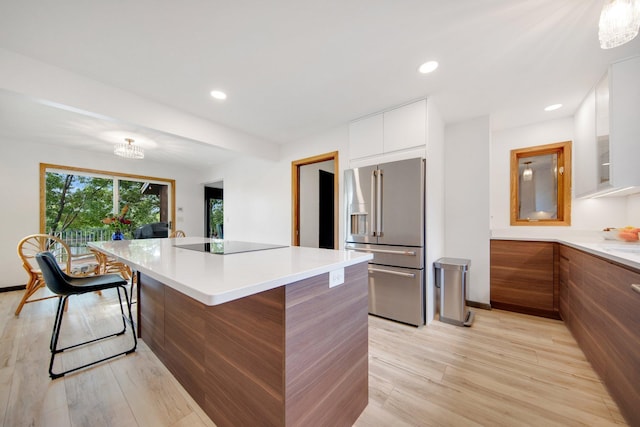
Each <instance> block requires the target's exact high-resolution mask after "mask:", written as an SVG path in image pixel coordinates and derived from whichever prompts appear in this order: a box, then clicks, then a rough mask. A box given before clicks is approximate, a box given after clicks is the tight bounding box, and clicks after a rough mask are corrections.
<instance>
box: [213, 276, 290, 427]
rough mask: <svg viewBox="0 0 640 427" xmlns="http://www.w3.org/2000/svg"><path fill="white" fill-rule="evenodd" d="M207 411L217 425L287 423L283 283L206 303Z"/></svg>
mask: <svg viewBox="0 0 640 427" xmlns="http://www.w3.org/2000/svg"><path fill="white" fill-rule="evenodd" d="M205 319H206V331H205V343H204V344H205V345H206V357H205V367H206V370H207V376H206V378H205V384H204V388H205V394H206V398H205V404H204V410H205V411H206V412H207V413H208V414H209V415H210V416H211V417H212V419H213V420H214V421H215V423H216V425H218V426H219V427H224V426H240V425H247V426H248V425H264V426H281V425H284V378H283V372H284V353H283V352H284V334H283V330H284V288H277V289H273V290H270V291H266V292H262V293H260V294H257V295H252V296H249V297H246V298H242V299H240V300H236V301H231V302H228V303H226V304H222V305H217V306H212V307H208V308H207V313H206V316H205Z"/></svg>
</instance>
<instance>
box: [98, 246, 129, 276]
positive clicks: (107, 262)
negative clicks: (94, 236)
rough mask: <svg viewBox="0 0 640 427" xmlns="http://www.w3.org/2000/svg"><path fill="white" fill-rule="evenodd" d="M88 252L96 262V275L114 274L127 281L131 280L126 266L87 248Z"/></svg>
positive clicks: (102, 253)
mask: <svg viewBox="0 0 640 427" xmlns="http://www.w3.org/2000/svg"><path fill="white" fill-rule="evenodd" d="M89 250H90V251H91V253H92V254H93V255H94V256H95V257H96V259H97V260H98V274H110V273H116V274H119V275H121V276H122V278H123V279H125V280H127V281H130V280H131V277H132V272H131V268H130V267H129V266H128V265H127V264H125V263H123V262H120V261H117V260H116V259H115V258H112V257H110V256H107V254H105V253H104V252H100V251H99V250H97V249H93V248H89Z"/></svg>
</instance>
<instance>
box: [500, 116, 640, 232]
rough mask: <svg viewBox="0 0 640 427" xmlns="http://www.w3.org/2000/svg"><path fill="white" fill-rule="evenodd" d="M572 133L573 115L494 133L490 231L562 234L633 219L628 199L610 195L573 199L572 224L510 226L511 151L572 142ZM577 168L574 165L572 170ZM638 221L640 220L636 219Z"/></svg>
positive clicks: (619, 223)
mask: <svg viewBox="0 0 640 427" xmlns="http://www.w3.org/2000/svg"><path fill="white" fill-rule="evenodd" d="M573 132H574V123H573V117H566V118H563V119H557V120H550V121H546V122H541V123H536V124H533V125H529V126H522V127H518V128H513V129H507V130H503V131H499V132H494V133H493V134H492V138H491V139H492V141H491V159H490V164H491V169H490V175H491V230H492V231H493V232H494V233H498V234H501V235H505V234H513V235H516V234H517V235H526V236H542V237H556V236H558V237H559V236H562V235H566V234H568V233H573V234H575V233H578V232H594V231H597V230H600V229H602V228H604V227H620V226H624V224H626V223H627V222H629V221H630V219H629V220H628V219H627V215H628V213H627V199H626V198H624V197H609V198H599V199H572V202H571V226H569V227H556V226H554V227H544V226H531V227H527V226H517V227H512V226H511V225H510V217H509V209H510V200H511V199H510V197H511V196H510V189H509V185H510V167H511V166H510V151H511V150H513V149H516V148H524V147H532V146H536V145H544V144H552V143H555V142H563V141H571V140H572V139H573ZM575 149H576V147H572V150H573V151H575ZM573 157H575V156H573ZM574 169H575V168H572V170H574ZM574 186H575V185H574ZM639 219H640V218H639ZM636 222H640V221H638V220H636Z"/></svg>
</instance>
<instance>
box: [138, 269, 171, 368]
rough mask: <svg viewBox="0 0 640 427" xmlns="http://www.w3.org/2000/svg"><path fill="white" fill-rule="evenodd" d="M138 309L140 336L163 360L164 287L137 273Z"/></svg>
mask: <svg viewBox="0 0 640 427" xmlns="http://www.w3.org/2000/svg"><path fill="white" fill-rule="evenodd" d="M138 277H139V280H138V287H139V290H138V292H139V298H138V311H139V319H140V326H139V331H140V338H142V339H143V340H144V342H145V343H146V344H147V345H148V346H149V348H151V349H152V350H153V351H154V353H156V354H157V355H158V358H160V360H162V361H163V362H164V288H165V286H164V285H163V284H162V283H160V282H158V281H157V280H155V279H152V278H151V277H149V276H146V275H144V274H139V276H138Z"/></svg>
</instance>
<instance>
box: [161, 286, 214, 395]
mask: <svg viewBox="0 0 640 427" xmlns="http://www.w3.org/2000/svg"><path fill="white" fill-rule="evenodd" d="M165 301H166V304H165V326H164V330H165V341H164V342H165V345H164V351H165V362H164V363H165V365H166V366H167V368H169V370H170V371H171V373H173V375H174V376H175V377H176V379H177V380H178V381H179V382H180V384H182V385H183V386H184V388H185V389H186V390H187V392H189V394H190V395H191V396H192V397H193V398H194V399H195V401H196V402H198V404H199V405H203V404H204V389H203V378H204V375H205V368H204V352H205V345H204V342H205V333H204V331H205V319H204V314H205V313H204V312H205V305H204V304H202V303H200V302H198V301H196V300H194V299H193V298H189V297H187V296H185V295H184V294H182V293H180V292H178V291H176V290H174V289H172V288H170V287H168V286H167V287H166V288H165Z"/></svg>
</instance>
